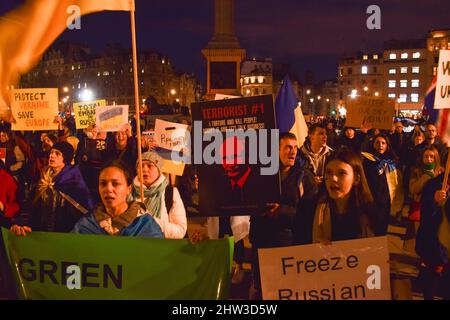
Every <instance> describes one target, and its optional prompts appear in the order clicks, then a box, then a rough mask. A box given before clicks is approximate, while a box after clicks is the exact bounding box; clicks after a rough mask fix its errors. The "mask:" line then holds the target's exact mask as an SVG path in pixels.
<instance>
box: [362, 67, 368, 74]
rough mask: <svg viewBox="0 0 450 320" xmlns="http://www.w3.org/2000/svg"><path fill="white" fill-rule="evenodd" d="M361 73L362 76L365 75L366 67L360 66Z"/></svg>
mask: <svg viewBox="0 0 450 320" xmlns="http://www.w3.org/2000/svg"><path fill="white" fill-rule="evenodd" d="M361 73H362V74H367V66H362V67H361Z"/></svg>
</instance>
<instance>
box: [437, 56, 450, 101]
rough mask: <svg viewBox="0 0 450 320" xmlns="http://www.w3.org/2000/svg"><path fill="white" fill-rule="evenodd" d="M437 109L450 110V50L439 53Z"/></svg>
mask: <svg viewBox="0 0 450 320" xmlns="http://www.w3.org/2000/svg"><path fill="white" fill-rule="evenodd" d="M434 108H435V109H449V108H450V50H440V51H439V64H438V73H437V83H436V95H435V98H434Z"/></svg>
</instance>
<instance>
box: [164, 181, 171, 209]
mask: <svg viewBox="0 0 450 320" xmlns="http://www.w3.org/2000/svg"><path fill="white" fill-rule="evenodd" d="M164 201H165V203H166V208H167V214H169V212H170V209H172V206H173V186H172V185H171V184H168V185H167V187H166V191H165V192H164Z"/></svg>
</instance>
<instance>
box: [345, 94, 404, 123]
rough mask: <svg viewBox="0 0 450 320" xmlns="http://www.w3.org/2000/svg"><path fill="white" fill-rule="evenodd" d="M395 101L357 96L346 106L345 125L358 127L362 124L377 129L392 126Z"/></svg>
mask: <svg viewBox="0 0 450 320" xmlns="http://www.w3.org/2000/svg"><path fill="white" fill-rule="evenodd" d="M394 115H395V102H394V100H391V99H383V98H373V97H358V98H356V99H354V100H351V101H350V102H349V104H348V106H347V119H346V120H345V125H346V126H347V127H356V128H359V127H360V126H361V125H362V124H364V125H365V126H369V127H372V128H377V129H380V130H382V129H386V130H389V129H391V128H392V124H393V121H394Z"/></svg>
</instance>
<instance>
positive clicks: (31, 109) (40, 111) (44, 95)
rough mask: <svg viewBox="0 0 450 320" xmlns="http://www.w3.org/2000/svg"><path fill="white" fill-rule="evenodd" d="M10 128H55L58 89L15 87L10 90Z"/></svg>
mask: <svg viewBox="0 0 450 320" xmlns="http://www.w3.org/2000/svg"><path fill="white" fill-rule="evenodd" d="M10 101H11V112H12V115H13V117H14V120H15V121H14V122H13V123H12V130H15V131H40V130H57V129H58V124H57V123H56V122H55V117H56V116H57V115H58V89H42V88H31V89H15V90H11V92H10Z"/></svg>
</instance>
